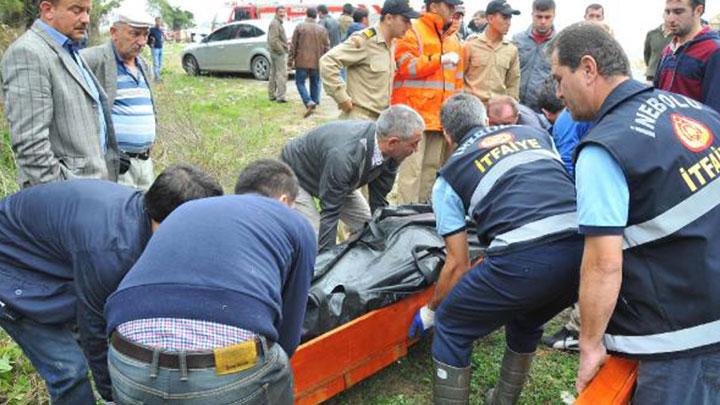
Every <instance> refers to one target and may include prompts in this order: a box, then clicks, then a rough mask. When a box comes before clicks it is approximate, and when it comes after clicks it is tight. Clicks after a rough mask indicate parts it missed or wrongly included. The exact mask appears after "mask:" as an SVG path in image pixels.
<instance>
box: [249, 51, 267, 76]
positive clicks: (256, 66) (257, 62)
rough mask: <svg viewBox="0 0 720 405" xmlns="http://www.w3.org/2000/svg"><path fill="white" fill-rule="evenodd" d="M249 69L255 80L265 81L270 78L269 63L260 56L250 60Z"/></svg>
mask: <svg viewBox="0 0 720 405" xmlns="http://www.w3.org/2000/svg"><path fill="white" fill-rule="evenodd" d="M250 68H251V69H252V74H253V76H255V79H256V80H267V79H268V78H269V77H270V61H269V60H268V59H267V58H266V57H264V56H262V55H258V56H256V57H255V58H254V59H253V60H252V64H251V65H250Z"/></svg>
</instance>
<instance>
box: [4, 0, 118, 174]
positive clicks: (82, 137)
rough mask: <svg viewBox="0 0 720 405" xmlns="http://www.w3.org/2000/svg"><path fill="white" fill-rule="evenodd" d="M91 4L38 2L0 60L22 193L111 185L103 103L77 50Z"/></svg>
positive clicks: (109, 130)
mask: <svg viewBox="0 0 720 405" xmlns="http://www.w3.org/2000/svg"><path fill="white" fill-rule="evenodd" d="M91 3H92V2H91V0H45V1H41V2H40V5H39V9H40V18H39V19H38V20H36V21H35V23H34V24H33V25H32V27H31V28H30V29H29V30H28V31H27V32H25V33H24V34H23V35H22V36H20V38H18V39H17V40H16V41H15V42H14V43H13V44H12V45H11V46H10V47H9V48H8V49H7V51H6V52H5V55H4V56H3V58H2V61H1V62H0V67H1V69H2V71H1V76H2V77H1V78H2V92H3V95H4V103H5V113H6V115H7V119H8V121H9V123H10V140H11V143H12V148H13V151H14V152H15V162H16V164H17V168H18V182H19V183H20V185H21V186H23V187H28V186H31V185H35V184H39V183H47V182H51V181H58V180H67V179H72V178H77V177H92V178H102V179H108V180H112V181H116V180H117V176H118V173H119V172H120V170H121V167H120V166H121V161H122V159H121V156H122V155H121V153H120V152H119V151H118V149H117V144H116V142H115V134H114V131H113V126H112V120H111V117H110V107H109V104H108V101H107V97H106V96H105V92H104V91H103V90H102V88H101V87H100V85H99V84H98V83H97V80H96V79H95V76H94V75H93V74H92V72H90V70H89V69H88V67H87V65H85V63H84V62H83V60H82V58H81V57H80V55H79V54H78V52H77V43H78V41H80V40H81V39H82V38H83V36H84V35H85V33H86V31H87V26H88V24H89V22H90V15H89V13H90V8H91ZM125 169H126V167H125Z"/></svg>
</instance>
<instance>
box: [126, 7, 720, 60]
mask: <svg viewBox="0 0 720 405" xmlns="http://www.w3.org/2000/svg"><path fill="white" fill-rule="evenodd" d="M169 1H170V3H171V4H173V5H175V6H179V7H182V8H184V9H186V10H189V11H191V12H192V13H193V14H194V15H195V22H196V23H197V24H198V25H200V26H203V25H205V26H207V25H208V24H209V23H210V22H211V21H212V20H213V18H215V17H216V16H217V21H224V20H226V19H227V18H228V16H229V14H230V8H229V6H228V4H229V2H228V1H226V0H169ZM347 1H348V0H327V1H324V3H325V4H343V3H345V2H347ZM349 1H350V2H351V3H353V4H355V3H356V2H358V3H364V4H374V2H372V1H368V0H349ZM382 1H383V0H379V1H377V2H376V3H377V4H380V5H381V4H382ZM294 2H298V3H302V1H299V0H297V1H293V0H283V1H279V2H278V1H262V0H260V1H257V2H255V3H262V4H275V3H284V4H287V3H294ZM320 2H323V0H311V1H304V3H306V4H319V3H320ZM508 2H509V3H510V4H511V5H512V6H513V7H514V8H516V9H518V10H520V11H521V12H522V14H521V15H519V16H516V17H514V18H513V22H512V26H511V28H510V33H511V35H512V34H514V33H516V32H519V31H522V30H524V29H526V28H527V27H528V26H529V25H530V22H531V18H530V12H531V7H532V0H508ZM591 2H593V1H580V0H555V3H556V4H557V10H556V13H557V14H556V18H555V26H556V27H557V28H558V29H562V28H563V27H566V26H568V25H569V24H572V23H574V22H576V21H580V20H581V19H582V16H583V14H584V10H585V7H586V6H587V4H590V3H591ZM410 3H411V4H413V5H415V7H416V8H418V9H419V7H420V5H421V4H422V0H410ZM487 3H488V1H484V0H483V1H477V0H466V1H465V4H467V14H468V16H469V15H472V13H474V12H475V11H476V10H479V9H481V8H484V7H485V5H487ZM598 3H601V4H603V5H604V6H605V22H606V23H607V24H609V25H610V26H611V27H612V29H613V31H614V33H615V37H616V38H617V39H618V40H619V41H620V43H622V45H623V47H624V48H625V50H626V52H627V53H628V55H629V57H630V59H631V60H632V61H636V60H639V59H642V48H643V43H644V40H645V33H646V32H647V31H649V30H651V29H653V28H655V27H657V26H658V25H659V24H660V23H661V22H662V14H663V9H664V6H665V0H601V1H598ZM708 3H709V4H708V6H707V11H706V12H705V16H704V17H705V18H706V19H712V18H713V16H716V15H718V14H720V1H709V2H708ZM121 8H122V9H128V10H140V11H143V10H145V9H146V5H145V0H122V4H121ZM465 22H466V23H467V22H469V17H466V21H465Z"/></svg>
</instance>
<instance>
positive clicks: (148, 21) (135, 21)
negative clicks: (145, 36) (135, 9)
mask: <svg viewBox="0 0 720 405" xmlns="http://www.w3.org/2000/svg"><path fill="white" fill-rule="evenodd" d="M115 22H119V23H125V24H127V25H129V26H131V27H134V28H151V27H152V26H154V25H155V22H154V21H153V19H152V18H151V17H150V16H149V15H147V14H144V13H137V14H130V13H120V14H118V15H117V18H115Z"/></svg>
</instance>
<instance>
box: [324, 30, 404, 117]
mask: <svg viewBox="0 0 720 405" xmlns="http://www.w3.org/2000/svg"><path fill="white" fill-rule="evenodd" d="M343 67H346V68H347V82H346V81H343V79H342V78H341V77H340V71H341V70H342V68H343ZM394 75H395V60H394V58H393V49H392V45H388V44H387V43H385V39H384V38H383V36H382V35H381V34H380V29H379V27H378V26H377V25H375V26H372V27H369V28H366V29H364V30H362V31H359V32H357V33H355V34H353V35H352V36H351V37H350V38H348V39H347V41H345V42H343V43H341V44H340V45H338V46H336V47H335V48H333V49H331V50H330V51H329V52H327V53H326V54H325V55H323V57H322V58H320V78H321V79H322V82H323V87H324V88H325V92H326V93H327V94H328V95H329V96H330V97H332V98H333V99H334V100H335V102H336V103H338V104H341V103H344V102H345V101H347V100H351V101H352V103H353V106H354V107H359V108H361V109H365V110H368V111H369V112H371V113H373V114H376V115H379V114H380V112H381V111H382V110H384V109H386V108H387V107H388V106H389V105H390V94H391V93H392V83H393V76H394Z"/></svg>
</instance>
